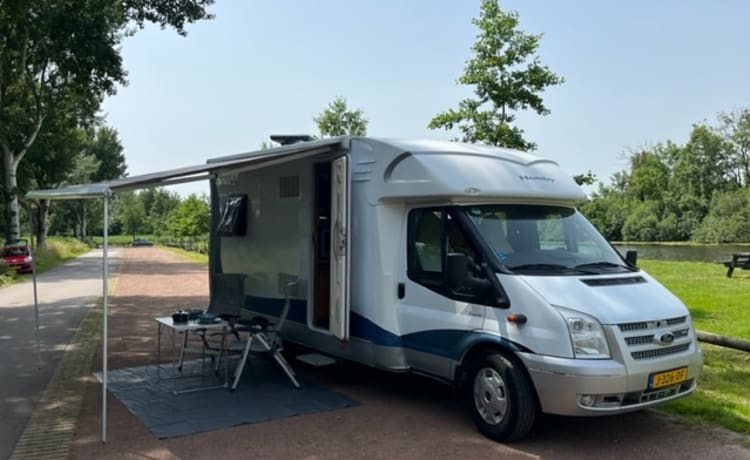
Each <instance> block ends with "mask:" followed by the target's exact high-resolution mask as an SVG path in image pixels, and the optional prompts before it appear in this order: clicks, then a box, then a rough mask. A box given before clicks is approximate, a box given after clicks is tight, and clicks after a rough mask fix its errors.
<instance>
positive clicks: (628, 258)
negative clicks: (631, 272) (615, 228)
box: [625, 249, 638, 267]
mask: <svg viewBox="0 0 750 460" xmlns="http://www.w3.org/2000/svg"><path fill="white" fill-rule="evenodd" d="M625 262H627V263H628V265H630V266H631V267H635V266H636V264H637V263H638V251H636V250H633V249H631V250H629V251H627V252H626V253H625Z"/></svg>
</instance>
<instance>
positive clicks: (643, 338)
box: [625, 335, 654, 345]
mask: <svg viewBox="0 0 750 460" xmlns="http://www.w3.org/2000/svg"><path fill="white" fill-rule="evenodd" d="M653 342H654V336H653V335H639V336H636V337H626V338H625V343H627V344H628V345H643V344H644V343H653Z"/></svg>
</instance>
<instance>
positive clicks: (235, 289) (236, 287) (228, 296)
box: [177, 273, 247, 372]
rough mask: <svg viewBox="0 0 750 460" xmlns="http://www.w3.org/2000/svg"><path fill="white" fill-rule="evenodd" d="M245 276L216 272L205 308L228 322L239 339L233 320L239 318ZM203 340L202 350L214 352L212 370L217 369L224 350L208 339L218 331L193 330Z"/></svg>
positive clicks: (181, 351)
mask: <svg viewBox="0 0 750 460" xmlns="http://www.w3.org/2000/svg"><path fill="white" fill-rule="evenodd" d="M245 278H247V275H245V274H243V273H216V274H214V278H213V286H212V290H211V300H210V302H209V304H208V309H207V310H206V315H211V316H213V317H217V318H221V319H223V320H224V321H227V322H229V333H233V334H235V336H236V337H237V339H238V340H239V335H238V334H237V333H236V332H235V331H234V322H235V321H236V320H237V319H239V317H240V312H241V311H242V307H243V306H244V305H245ZM195 332H197V333H198V335H199V336H200V338H201V341H202V342H203V350H202V352H203V353H205V352H206V350H209V351H212V352H216V354H217V355H218V359H216V360H215V361H216V362H215V368H214V372H218V371H219V364H220V362H221V357H222V354H223V353H224V351H225V350H223V349H222V347H221V345H218V346H217V345H215V344H212V343H211V342H210V340H209V336H213V335H219V334H220V333H218V332H215V333H213V334H207V331H206V329H198V330H197V331H195ZM187 345H188V332H187V331H186V332H185V337H184V339H183V342H182V349H181V350H180V363H179V366H178V368H177V369H178V370H182V363H183V360H184V358H185V352H186V351H187V350H188V347H187ZM211 359H212V360H213V359H214V355H213V354H212V355H211Z"/></svg>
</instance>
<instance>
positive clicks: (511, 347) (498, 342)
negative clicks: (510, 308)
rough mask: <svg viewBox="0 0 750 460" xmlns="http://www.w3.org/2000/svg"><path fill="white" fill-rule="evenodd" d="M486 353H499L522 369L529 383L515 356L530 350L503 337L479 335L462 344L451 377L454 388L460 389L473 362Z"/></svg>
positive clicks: (521, 362)
mask: <svg viewBox="0 0 750 460" xmlns="http://www.w3.org/2000/svg"><path fill="white" fill-rule="evenodd" d="M487 352H495V353H500V354H502V355H503V356H505V357H506V358H508V359H510V360H511V361H513V362H514V363H515V364H516V365H518V366H519V368H520V369H523V372H524V373H526V375H527V377H529V381H531V376H530V375H529V372H528V370H527V369H526V366H525V365H524V363H523V361H522V360H521V359H520V358H519V357H518V355H517V353H518V352H531V350H529V349H528V348H526V347H524V346H522V345H520V344H517V343H515V342H513V341H511V340H508V339H506V338H504V337H499V336H492V335H489V334H482V333H479V334H477V335H474V336H473V337H471V338H469V340H466V341H465V343H464V348H463V352H462V353H461V355H460V359H459V361H458V365H457V366H456V369H455V372H454V376H453V379H454V382H455V385H456V387H461V386H462V385H463V384H464V383H465V381H466V376H467V371H468V370H469V368H470V367H471V363H472V362H473V360H474V359H476V357H477V356H480V355H482V354H484V353H487ZM532 386H533V381H532ZM534 395H535V396H536V388H534ZM537 400H538V397H537Z"/></svg>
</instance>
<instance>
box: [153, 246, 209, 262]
mask: <svg viewBox="0 0 750 460" xmlns="http://www.w3.org/2000/svg"><path fill="white" fill-rule="evenodd" d="M164 249H166V250H167V251H170V252H172V253H173V254H176V255H177V256H179V257H181V258H182V259H185V260H189V261H191V262H197V263H200V264H203V265H208V254H201V253H200V252H194V251H186V250H184V249H180V248H170V247H167V246H165V247H164Z"/></svg>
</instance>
